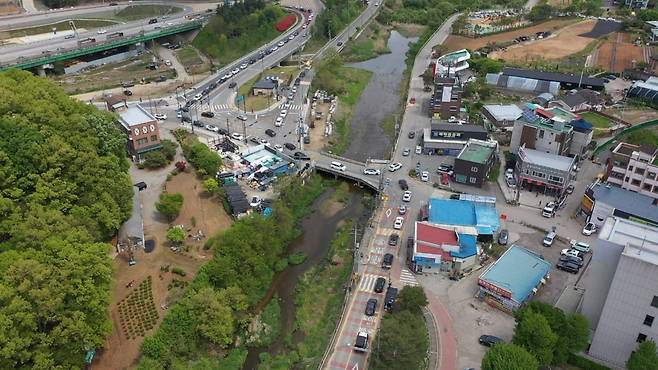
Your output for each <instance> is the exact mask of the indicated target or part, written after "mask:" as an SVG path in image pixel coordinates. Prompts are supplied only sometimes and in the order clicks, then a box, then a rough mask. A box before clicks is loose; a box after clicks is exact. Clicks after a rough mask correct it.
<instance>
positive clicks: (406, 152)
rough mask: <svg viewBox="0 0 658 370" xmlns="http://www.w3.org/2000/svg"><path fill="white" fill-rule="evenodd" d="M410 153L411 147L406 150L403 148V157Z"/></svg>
mask: <svg viewBox="0 0 658 370" xmlns="http://www.w3.org/2000/svg"><path fill="white" fill-rule="evenodd" d="M409 154H411V149H409V148H404V150H402V156H403V157H408V156H409Z"/></svg>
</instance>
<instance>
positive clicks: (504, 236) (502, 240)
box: [498, 229, 509, 245]
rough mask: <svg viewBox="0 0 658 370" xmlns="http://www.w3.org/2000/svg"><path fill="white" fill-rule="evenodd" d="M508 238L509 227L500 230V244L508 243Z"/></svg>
mask: <svg viewBox="0 0 658 370" xmlns="http://www.w3.org/2000/svg"><path fill="white" fill-rule="evenodd" d="M508 239H509V231H507V229H502V230H500V234H498V244H500V245H507V240H508Z"/></svg>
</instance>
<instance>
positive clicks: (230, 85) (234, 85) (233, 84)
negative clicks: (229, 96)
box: [228, 81, 238, 89]
mask: <svg viewBox="0 0 658 370" xmlns="http://www.w3.org/2000/svg"><path fill="white" fill-rule="evenodd" d="M236 86H238V84H237V83H236V82H235V81H233V82H231V83H230V84H228V88H229V89H232V88H234V87H236Z"/></svg>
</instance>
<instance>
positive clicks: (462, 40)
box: [444, 19, 576, 52]
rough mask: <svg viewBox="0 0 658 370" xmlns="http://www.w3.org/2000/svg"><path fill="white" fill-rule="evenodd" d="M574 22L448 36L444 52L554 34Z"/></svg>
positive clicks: (567, 20) (555, 22)
mask: <svg viewBox="0 0 658 370" xmlns="http://www.w3.org/2000/svg"><path fill="white" fill-rule="evenodd" d="M575 21H576V20H574V19H554V20H551V21H548V22H544V23H541V24H538V25H535V26H532V27H527V28H521V29H518V30H514V31H510V32H503V33H499V34H496V35H491V36H486V37H478V38H472V37H464V36H455V35H450V36H448V38H447V39H446V42H445V43H444V45H445V47H446V49H447V50H446V52H450V51H455V50H459V49H464V48H466V49H469V50H476V49H479V48H481V47H483V46H486V45H487V44H490V43H505V42H510V41H512V40H514V39H515V38H517V37H519V36H529V35H531V34H532V35H534V34H535V33H536V32H544V31H551V32H556V31H557V30H559V29H561V28H563V27H565V26H567V25H569V24H571V23H574V22H575Z"/></svg>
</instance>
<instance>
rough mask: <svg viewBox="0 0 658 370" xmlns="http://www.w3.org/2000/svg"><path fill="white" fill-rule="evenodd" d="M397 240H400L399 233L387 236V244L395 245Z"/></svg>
mask: <svg viewBox="0 0 658 370" xmlns="http://www.w3.org/2000/svg"><path fill="white" fill-rule="evenodd" d="M399 240H400V235H398V234H391V236H389V237H388V245H390V246H396V245H398V241H399Z"/></svg>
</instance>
